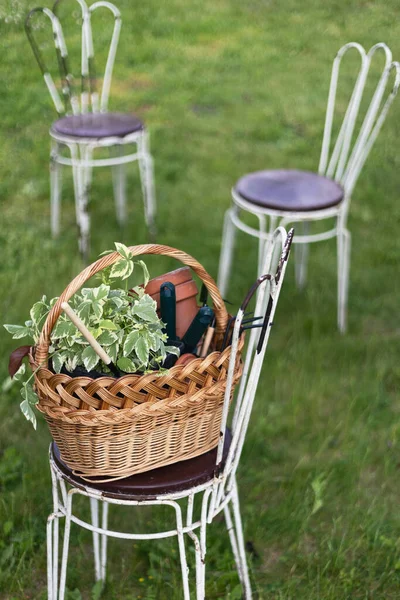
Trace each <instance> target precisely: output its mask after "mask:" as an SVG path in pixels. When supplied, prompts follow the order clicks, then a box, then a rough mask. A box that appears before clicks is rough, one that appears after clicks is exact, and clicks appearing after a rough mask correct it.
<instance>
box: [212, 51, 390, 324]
mask: <svg viewBox="0 0 400 600" xmlns="http://www.w3.org/2000/svg"><path fill="white" fill-rule="evenodd" d="M350 49H354V50H356V51H357V52H358V53H359V56H360V68H359V71H358V74H357V79H356V83H355V86H354V89H353V92H352V94H351V97H350V101H349V104H348V107H347V110H346V113H345V116H344V119H343V121H342V124H341V127H340V130H339V133H338V136H337V138H336V141H335V143H334V144H333V148H332V143H331V142H332V140H331V138H332V125H333V121H334V114H335V102H336V92H337V87H338V80H339V73H340V64H341V61H342V58H343V56H344V55H345V54H346V53H347V52H348V51H349V50H350ZM378 51H382V52H383V53H384V57H385V64H384V68H383V71H382V74H381V76H380V79H379V81H378V84H377V86H376V88H375V91H374V94H373V96H372V99H371V102H370V104H369V107H368V109H367V111H366V114H365V117H364V120H363V122H362V124H361V127H360V129H359V133H358V136H357V137H356V140H355V142H354V144H353V146H352V141H353V137H354V135H353V134H354V128H355V123H356V119H357V116H358V114H359V109H360V104H361V100H362V97H363V92H364V89H365V84H366V82H367V78H368V73H369V69H370V65H371V61H372V59H373V57H374V55H375V53H377V52H378ZM392 70H394V71H395V81H394V85H393V88H392V89H391V91H390V93H389V94H388V95H387V98H386V100H383V97H384V94H385V91H386V88H387V84H388V81H389V77H390V75H391V72H392ZM399 85H400V64H399V63H398V62H392V53H391V51H390V49H389V48H388V46H387V45H386V44H384V43H379V44H375V45H374V46H372V48H371V49H370V50H369V52H368V53H367V52H366V51H365V50H364V48H363V47H362V46H361V45H360V44H358V43H355V42H350V43H348V44H345V45H344V46H343V47H342V48H341V49H340V50H339V51H338V53H337V55H336V57H335V59H334V61H333V67H332V74H331V81H330V88H329V96H328V105H327V111H326V118H325V128H324V135H323V141H322V151H321V157H320V163H319V169H318V173H319V175H324V176H326V177H329V178H331V179H333V180H334V181H336V182H338V183H339V184H341V186H342V187H343V190H344V197H343V200H342V201H341V202H340V204H339V205H337V206H335V207H332V208H327V209H322V210H314V211H304V212H294V211H280V210H279V211H278V210H272V209H269V208H263V207H260V206H257V205H255V204H253V203H251V202H249V201H247V200H246V199H244V198H243V197H242V196H241V195H240V194H238V192H237V191H236V190H235V189H232V200H233V204H232V206H231V208H229V209H228V210H227V212H226V213H225V219H224V228H223V236H222V244H221V256H220V263H219V273H218V286H219V289H220V290H221V293H222V295H226V292H227V287H228V280H229V274H230V269H231V262H232V254H233V250H234V242H235V233H236V229H239V230H241V231H243V232H245V233H247V234H249V235H251V236H253V237H255V238H257V239H258V240H259V250H258V273H260V268H261V263H262V257H263V253H264V244H265V242H266V241H268V239H269V238H270V236H271V234H272V232H273V231H274V229H275V228H276V227H277V225H280V226H283V227H287V226H288V225H289V224H297V225H299V226H296V230H297V232H296V236H295V238H294V240H293V243H294V244H298V247H296V252H295V273H296V282H297V285H298V287H299V288H302V287H304V285H305V283H306V279H307V262H308V244H309V243H313V242H321V241H325V240H328V239H331V238H335V237H336V238H337V256H338V264H337V273H338V315H337V321H338V327H339V330H340V331H341V332H342V333H344V332H345V331H346V329H347V299H348V283H349V270H350V249H351V235H350V232H349V230H348V229H347V216H348V211H349V206H350V200H351V195H352V192H353V189H354V186H355V184H356V182H357V179H358V177H359V174H360V172H361V169H362V167H363V165H364V163H365V161H366V159H367V157H368V154H369V152H370V150H371V148H372V146H373V144H374V142H375V140H376V138H377V136H378V134H379V132H380V130H381V127H382V125H383V122H384V120H385V118H386V115H387V113H388V111H389V108H390V106H391V104H392V102H393V100H394V98H395V96H396V94H397V91H398V88H399ZM331 148H332V151H331ZM330 151H331V152H330ZM241 211H244V212H247V213H251V214H252V215H254V216H255V217H257V219H258V223H259V226H258V229H257V228H255V227H250V226H249V225H247V224H246V223H244V222H243V221H242V220H241V219H240V216H239V215H240V212H241ZM332 218H333V219H335V223H334V226H333V227H332V228H330V229H329V228H327V229H326V230H325V231H322V232H320V233H314V234H310V233H309V224H310V223H311V222H315V221H325V220H327V219H332ZM299 230H300V233H299Z"/></svg>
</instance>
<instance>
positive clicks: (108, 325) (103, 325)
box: [99, 319, 118, 331]
mask: <svg viewBox="0 0 400 600" xmlns="http://www.w3.org/2000/svg"><path fill="white" fill-rule="evenodd" d="M99 327H100V329H108V330H110V331H117V330H118V325H116V324H115V323H113V322H112V321H110V319H102V320H101V321H100V323H99Z"/></svg>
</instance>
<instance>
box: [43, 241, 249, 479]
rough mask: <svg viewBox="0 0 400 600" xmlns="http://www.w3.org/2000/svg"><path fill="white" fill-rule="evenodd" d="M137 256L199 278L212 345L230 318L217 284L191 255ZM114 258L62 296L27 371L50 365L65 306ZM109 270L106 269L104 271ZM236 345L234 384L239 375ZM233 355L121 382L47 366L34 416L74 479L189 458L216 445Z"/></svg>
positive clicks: (148, 250) (147, 250) (160, 249)
mask: <svg viewBox="0 0 400 600" xmlns="http://www.w3.org/2000/svg"><path fill="white" fill-rule="evenodd" d="M130 250H131V251H132V252H133V253H134V254H135V255H139V254H163V255H168V256H171V255H173V256H175V258H179V259H180V260H181V261H182V262H183V263H184V264H188V265H189V266H191V267H192V268H193V270H194V271H195V272H197V274H198V275H199V276H200V278H201V279H202V280H203V282H204V283H205V285H206V286H207V288H208V290H209V292H210V295H211V297H212V299H213V303H214V310H215V314H216V319H217V328H216V336H215V341H216V344H217V347H218V342H219V340H220V339H221V332H222V330H223V329H224V327H225V326H226V323H227V320H228V315H227V312H226V309H225V305H224V303H223V300H222V298H221V296H220V294H219V291H218V289H217V287H216V284H215V282H214V281H213V280H212V279H211V277H210V276H209V275H208V274H207V272H206V271H205V270H204V269H203V267H201V265H199V263H197V261H195V260H194V259H193V258H192V257H190V256H189V255H187V254H185V253H183V252H180V251H178V250H175V249H172V248H169V247H167V246H157V245H147V246H134V247H131V248H130ZM117 259H118V255H117V254H116V253H114V254H110V255H107V256H106V257H103V258H101V259H100V260H99V261H97V262H96V263H93V265H90V266H89V267H87V269H85V270H84V271H83V272H82V273H81V274H80V275H79V276H78V277H77V278H76V279H75V280H74V281H73V282H72V283H71V284H70V285H69V286H68V287H67V289H66V290H65V291H64V293H63V294H62V295H61V296H60V299H59V300H58V302H57V303H56V304H55V306H54V307H53V309H52V311H51V312H50V314H49V316H48V318H47V321H46V323H45V324H44V327H43V331H42V335H41V338H40V340H39V344H38V346H37V347H36V348H35V350H34V353H33V355H32V357H31V364H32V367H34V368H37V367H38V366H39V365H41V364H42V365H45V364H46V362H47V360H48V348H49V343H50V333H51V330H52V328H53V327H54V325H55V323H56V321H57V319H58V317H59V315H60V312H61V303H62V302H63V301H65V300H66V301H67V300H68V299H69V298H70V297H71V296H72V295H73V294H74V293H75V292H76V291H77V290H78V289H79V287H81V285H82V284H83V283H84V282H85V281H86V280H87V279H88V278H89V277H91V276H92V275H93V274H94V273H96V272H98V271H99V270H101V269H102V268H104V267H105V266H108V265H109V264H112V263H113V262H115V261H116V260H117ZM104 263H106V264H104ZM243 344H244V339H243V337H242V339H241V340H240V346H239V352H238V354H237V363H236V368H235V376H234V383H237V381H238V380H239V378H240V376H241V372H242V364H241V360H240V350H241V349H242V347H243ZM230 354H231V348H230V347H227V348H226V349H225V350H224V351H223V352H219V351H214V352H212V353H211V354H209V355H208V356H206V357H205V358H198V359H196V360H193V361H192V362H190V363H189V364H187V365H178V366H175V367H172V368H171V369H169V370H168V371H167V372H165V373H164V374H162V375H160V374H157V372H152V373H147V374H145V375H136V374H133V375H125V376H123V377H120V378H117V379H116V378H114V377H101V378H99V379H92V378H90V377H74V378H73V377H70V376H69V375H64V374H54V373H53V372H52V371H50V370H49V368H48V367H47V366H43V367H41V368H39V369H38V370H37V371H36V373H35V387H36V391H37V394H38V396H39V404H38V409H39V410H40V411H41V412H42V413H43V414H44V416H45V418H46V421H47V423H48V425H49V428H50V431H51V434H52V436H53V438H54V440H55V441H56V443H57V445H58V447H59V449H60V454H61V458H62V460H63V461H64V462H65V463H66V464H67V465H68V466H69V467H70V468H71V469H73V470H74V471H75V472H76V473H77V474H79V475H80V476H82V477H84V478H86V479H88V480H90V478H93V477H96V478H98V477H113V478H121V477H127V476H129V475H133V474H135V473H140V472H144V471H148V470H151V469H154V468H157V467H161V466H164V465H167V464H171V463H172V462H177V461H180V460H187V459H189V458H193V457H195V456H198V455H200V454H203V453H204V452H207V451H208V450H210V449H212V448H214V447H215V446H216V445H217V443H218V439H219V427H220V422H221V415H222V407H223V403H224V393H225V388H226V378H227V371H228V365H229V359H230Z"/></svg>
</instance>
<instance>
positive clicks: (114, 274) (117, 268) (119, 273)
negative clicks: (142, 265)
mask: <svg viewBox="0 0 400 600" xmlns="http://www.w3.org/2000/svg"><path fill="white" fill-rule="evenodd" d="M132 271H133V262H132V261H131V260H126V259H125V258H122V259H121V260H119V261H118V262H116V263H114V264H113V266H112V267H111V273H110V277H111V278H112V279H117V278H120V279H127V278H128V277H129V276H130V275H131V273H132Z"/></svg>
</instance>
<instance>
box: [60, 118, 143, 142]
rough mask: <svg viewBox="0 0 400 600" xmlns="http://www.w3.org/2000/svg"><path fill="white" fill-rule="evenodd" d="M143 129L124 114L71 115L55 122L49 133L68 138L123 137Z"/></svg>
mask: <svg viewBox="0 0 400 600" xmlns="http://www.w3.org/2000/svg"><path fill="white" fill-rule="evenodd" d="M142 129H144V126H143V123H142V121H140V119H138V118H137V117H135V115H130V114H126V113H87V114H85V115H71V116H68V117H63V118H62V119H58V121H55V122H54V123H53V125H52V127H51V131H52V132H54V133H58V134H61V135H66V136H69V137H79V138H106V137H114V136H116V137H125V136H126V135H128V134H129V133H134V132H135V131H140V130H142Z"/></svg>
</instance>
